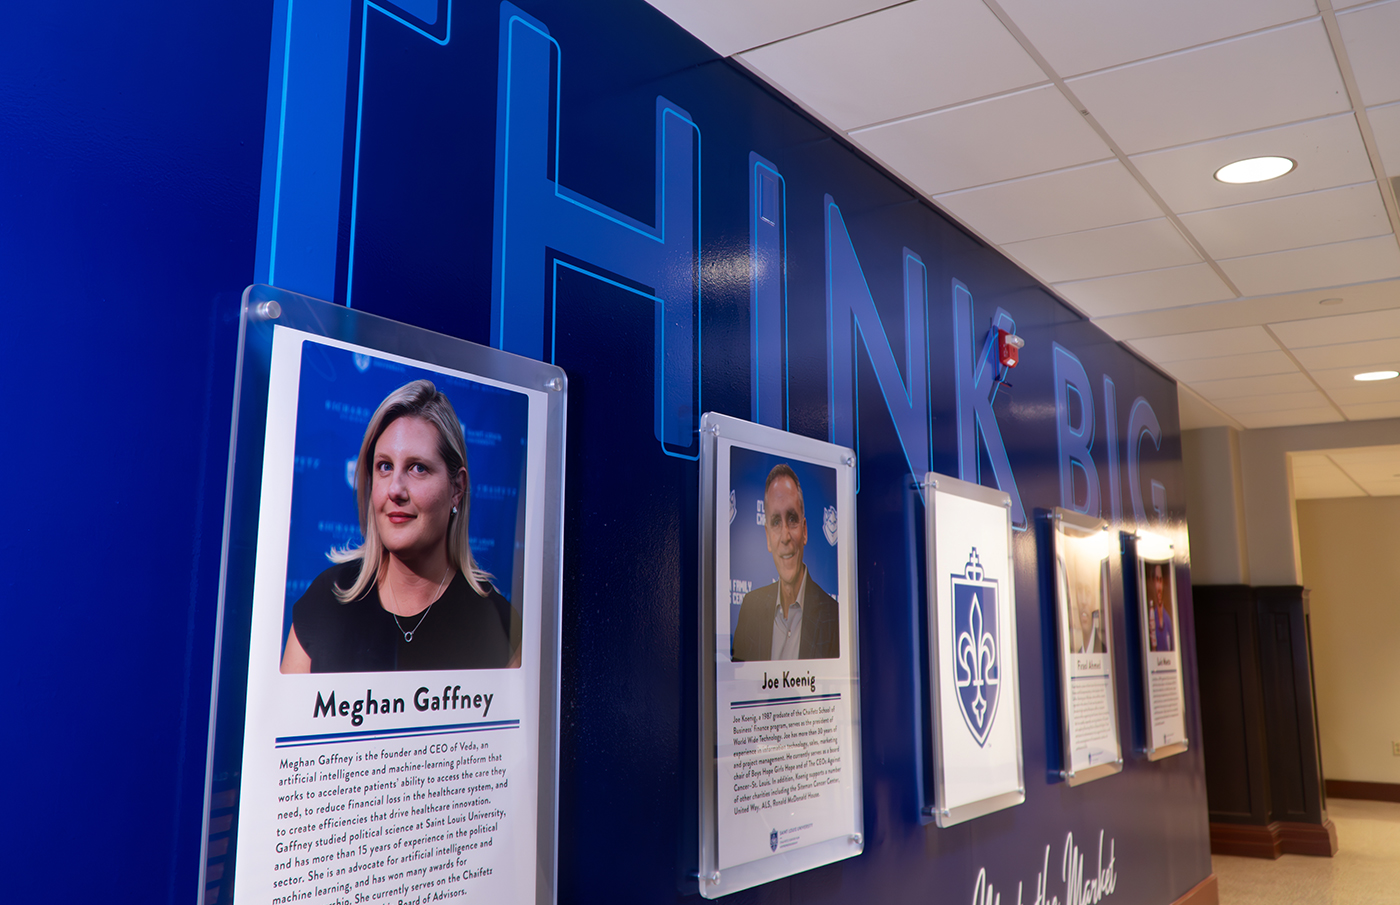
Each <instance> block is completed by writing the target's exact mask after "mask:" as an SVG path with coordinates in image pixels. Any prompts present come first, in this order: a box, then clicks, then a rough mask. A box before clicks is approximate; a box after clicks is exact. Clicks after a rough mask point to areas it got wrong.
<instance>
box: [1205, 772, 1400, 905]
mask: <svg viewBox="0 0 1400 905" xmlns="http://www.w3.org/2000/svg"><path fill="white" fill-rule="evenodd" d="M1327 811H1328V816H1329V817H1331V818H1332V822H1333V823H1334V824H1336V826H1337V841H1338V845H1339V846H1340V848H1339V850H1338V852H1337V855H1336V857H1334V858H1312V857H1307V856H1305V855H1284V856H1283V857H1282V858H1279V859H1278V860H1277V861H1268V860H1265V859H1263V858H1234V857H1230V856H1227V855H1216V856H1214V857H1213V858H1212V859H1211V861H1212V862H1213V864H1214V866H1215V876H1216V878H1217V879H1218V880H1219V882H1220V905H1265V903H1268V905H1390V903H1394V905H1400V804H1394V803H1390V802H1383V801H1352V800H1348V799H1342V798H1331V799H1328V801H1327Z"/></svg>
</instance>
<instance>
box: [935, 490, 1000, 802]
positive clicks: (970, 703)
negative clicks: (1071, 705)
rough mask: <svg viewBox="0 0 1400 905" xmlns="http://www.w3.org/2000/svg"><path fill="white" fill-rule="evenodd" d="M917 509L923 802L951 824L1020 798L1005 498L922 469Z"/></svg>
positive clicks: (998, 492)
mask: <svg viewBox="0 0 1400 905" xmlns="http://www.w3.org/2000/svg"><path fill="white" fill-rule="evenodd" d="M924 512H925V515H924V518H925V525H926V528H927V530H926V532H925V533H926V538H927V540H926V542H927V544H928V555H927V557H926V562H927V563H928V569H929V575H928V582H927V584H928V649H929V676H930V679H931V681H930V683H929V684H930V704H931V706H930V708H929V709H930V713H931V715H932V724H931V735H932V738H931V742H932V750H933V752H934V758H933V761H934V762H933V780H934V781H933V788H934V801H933V802H932V803H928V802H924V803H922V806H923V809H924V813H925V814H928V815H931V816H932V817H933V818H934V820H935V822H937V824H938V825H939V826H952V825H953V824H955V823H961V822H963V821H964V820H971V819H973V818H975V817H981V816H982V815H984V814H990V813H991V812H993V811H999V810H1001V809H1002V808H1008V807H1011V806H1013V805H1018V804H1021V803H1022V802H1023V801H1025V800H1026V785H1025V779H1024V774H1023V770H1022V761H1021V708H1020V700H1021V694H1020V670H1019V664H1018V663H1017V656H1016V584H1015V563H1014V561H1013V559H1012V554H1011V497H1010V496H1008V495H1007V494H1005V493H1002V492H1001V491H999V490H992V489H991V488H988V487H983V486H981V485H980V484H971V483H968V482H967V481H960V480H958V479H956V478H950V477H946V476H944V475H937V474H933V473H929V475H928V477H927V478H926V479H925V481H924Z"/></svg>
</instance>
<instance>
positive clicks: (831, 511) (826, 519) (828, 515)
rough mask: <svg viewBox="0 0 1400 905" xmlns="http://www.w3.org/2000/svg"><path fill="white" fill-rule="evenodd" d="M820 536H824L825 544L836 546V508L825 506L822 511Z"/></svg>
mask: <svg viewBox="0 0 1400 905" xmlns="http://www.w3.org/2000/svg"><path fill="white" fill-rule="evenodd" d="M822 534H825V535H826V542H827V543H828V544H831V545H832V546H833V547H834V546H836V507H835V506H827V507H826V508H825V509H823V510H822Z"/></svg>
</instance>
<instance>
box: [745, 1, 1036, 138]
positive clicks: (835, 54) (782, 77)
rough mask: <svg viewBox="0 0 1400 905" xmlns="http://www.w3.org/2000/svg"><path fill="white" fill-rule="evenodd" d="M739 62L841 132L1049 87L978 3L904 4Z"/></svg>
mask: <svg viewBox="0 0 1400 905" xmlns="http://www.w3.org/2000/svg"><path fill="white" fill-rule="evenodd" d="M933 35H958V36H959V38H958V39H957V40H944V41H937V42H933V41H931V40H930V36H933ZM740 57H741V59H743V60H744V62H746V63H747V64H749V65H750V66H752V67H754V68H755V69H757V70H758V71H759V72H762V73H763V74H765V75H766V76H768V77H769V78H770V79H772V81H773V82H774V83H775V84H776V85H778V86H779V87H780V88H783V89H785V90H787V91H788V92H789V93H791V94H792V95H793V96H794V97H795V98H797V99H798V100H799V101H802V102H803V103H805V104H807V105H809V106H811V107H814V108H816V109H817V110H820V111H821V112H822V114H823V115H824V116H825V117H826V118H827V119H828V120H829V121H830V122H832V123H834V124H835V125H836V126H837V127H838V128H841V129H847V130H850V129H856V128H859V127H861V126H865V125H868V124H870V123H877V122H882V121H885V120H890V119H895V118H898V117H904V116H909V115H911V114H915V113H922V112H926V111H929V110H933V109H936V108H941V107H947V106H951V105H954V104H960V103H963V102H966V101H969V100H972V99H974V98H980V97H989V96H992V95H997V94H1002V93H1004V92H1007V91H1013V90H1016V89H1018V88H1024V87H1026V86H1028V85H1032V84H1035V83H1038V82H1044V81H1045V78H1046V77H1045V73H1043V72H1042V71H1041V70H1040V67H1039V66H1037V65H1036V64H1035V61H1034V60H1032V59H1031V57H1030V56H1029V55H1028V54H1027V53H1026V51H1025V50H1024V49H1023V48H1022V47H1021V45H1020V44H1018V43H1017V42H1016V40H1015V39H1014V38H1013V37H1012V36H1011V35H1010V34H1008V33H1007V31H1006V27H1005V26H1003V25H1002V24H1001V22H1000V21H998V20H997V18H996V16H994V15H993V14H992V13H991V11H990V10H988V9H987V7H986V5H985V4H984V3H982V2H981V0H917V2H913V3H904V4H900V5H898V6H892V7H890V8H888V9H884V10H881V11H879V12H876V13H872V14H870V15H867V16H860V17H858V18H855V19H849V20H847V21H845V22H839V23H837V24H835V25H832V26H829V27H827V28H822V29H818V30H817V31H812V32H808V33H806V34H802V35H797V36H796V37H792V38H787V39H785V40H782V41H778V42H775V43H773V44H768V45H766V46H764V47H759V48H757V49H755V50H750V51H745V52H744V53H743V54H740Z"/></svg>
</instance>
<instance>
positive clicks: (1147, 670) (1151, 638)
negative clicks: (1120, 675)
mask: <svg viewBox="0 0 1400 905" xmlns="http://www.w3.org/2000/svg"><path fill="white" fill-rule="evenodd" d="M1136 547H1137V586H1138V624H1139V625H1140V626H1141V628H1142V631H1141V638H1140V640H1141V642H1142V694H1143V714H1144V716H1145V719H1144V723H1145V725H1144V727H1143V729H1144V732H1143V735H1144V742H1145V745H1144V747H1145V752H1146V754H1147V759H1148V760H1161V759H1162V758H1164V757H1170V756H1171V755H1173V754H1180V753H1181V752H1183V751H1185V750H1186V747H1187V738H1186V695H1185V692H1184V691H1183V685H1182V680H1181V632H1180V627H1179V625H1178V622H1177V609H1176V569H1175V567H1174V563H1173V556H1172V552H1173V551H1172V545H1171V543H1170V542H1168V541H1167V540H1166V539H1165V538H1161V537H1158V536H1156V535H1151V534H1146V533H1139V534H1138V536H1137V543H1136Z"/></svg>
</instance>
